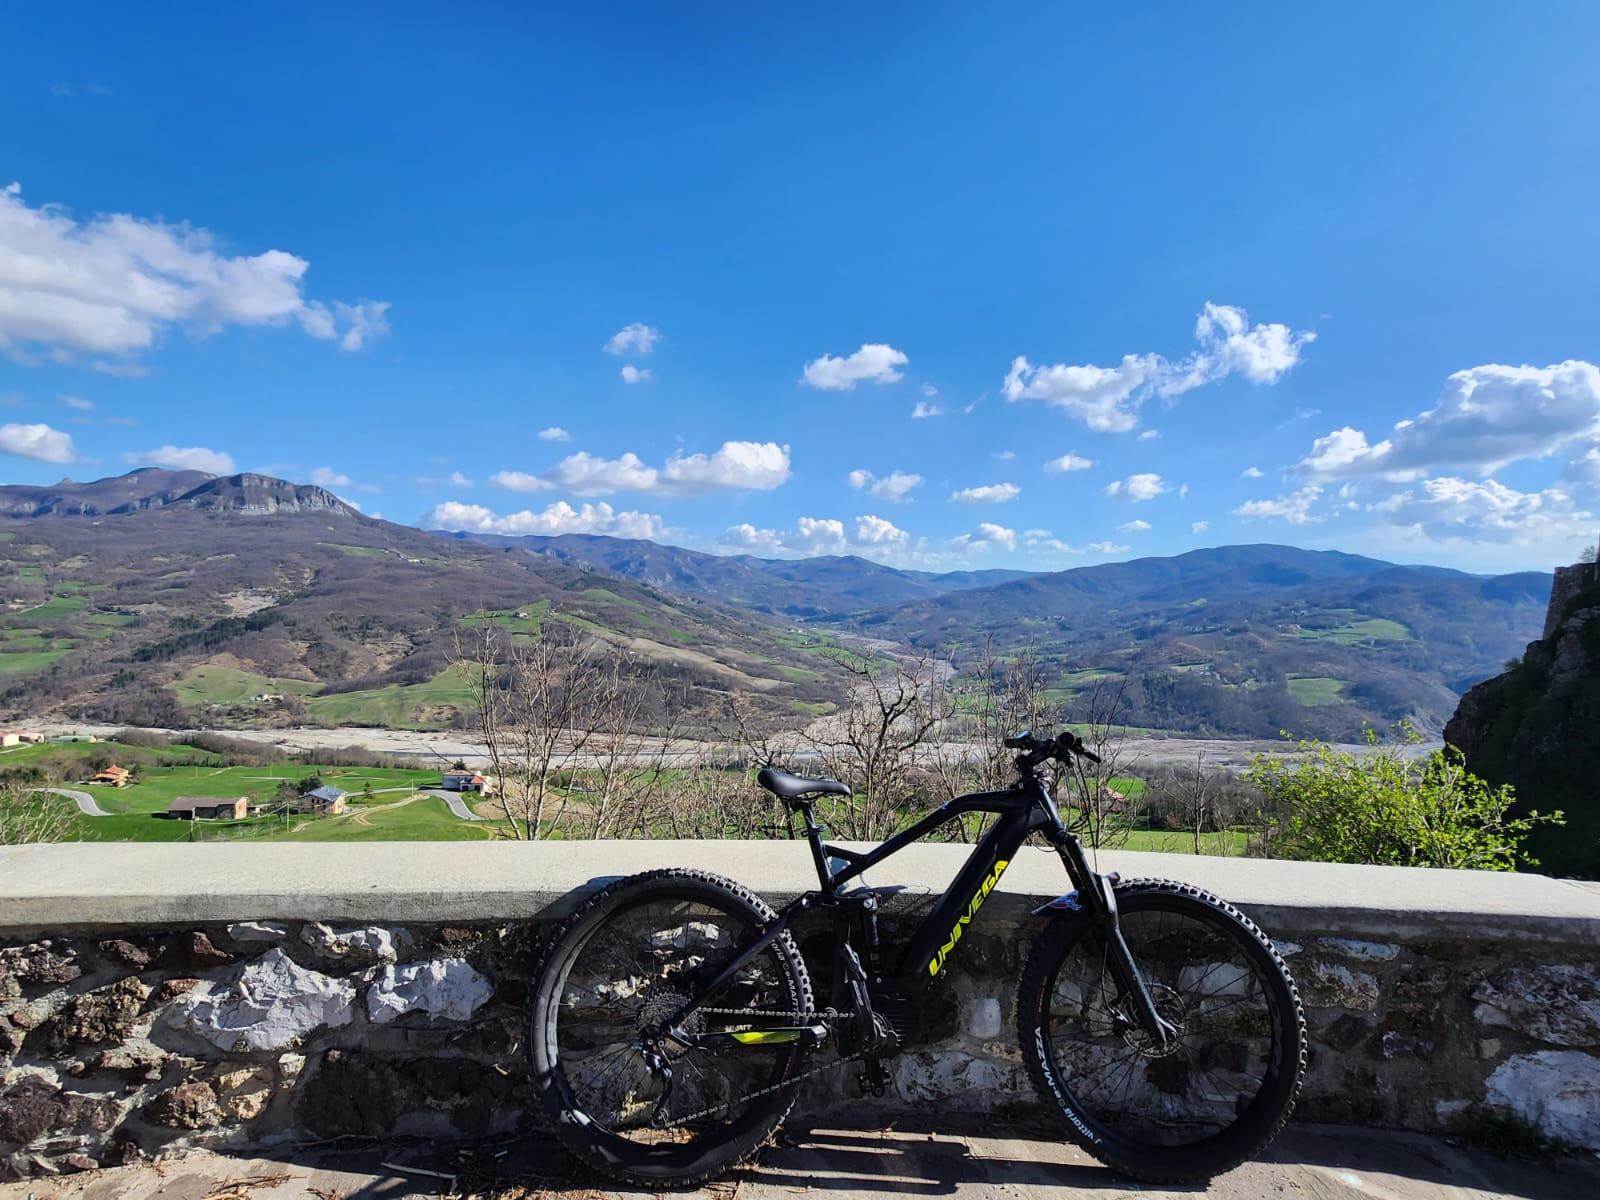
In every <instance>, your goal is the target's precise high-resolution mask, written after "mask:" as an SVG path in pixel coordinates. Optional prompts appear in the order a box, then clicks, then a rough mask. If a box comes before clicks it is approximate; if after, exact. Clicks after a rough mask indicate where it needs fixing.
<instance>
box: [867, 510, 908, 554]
mask: <svg viewBox="0 0 1600 1200" xmlns="http://www.w3.org/2000/svg"><path fill="white" fill-rule="evenodd" d="M855 541H856V544H857V545H860V546H880V547H882V546H895V547H904V546H908V545H910V544H911V535H910V534H909V533H907V532H906V531H905V530H904V529H901V528H899V527H898V526H897V525H895V524H894V522H893V521H887V520H885V519H884V518H883V517H873V516H864V517H857V518H856V526H855Z"/></svg>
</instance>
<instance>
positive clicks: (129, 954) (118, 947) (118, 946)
mask: <svg viewBox="0 0 1600 1200" xmlns="http://www.w3.org/2000/svg"><path fill="white" fill-rule="evenodd" d="M100 953H101V954H105V955H108V956H109V957H111V958H114V959H116V960H117V961H118V962H120V963H121V964H122V965H123V966H125V967H132V968H133V969H134V970H135V971H142V970H144V969H145V968H146V967H148V966H149V965H150V952H149V951H148V950H146V949H144V948H143V947H141V946H136V945H134V944H133V943H132V942H130V941H128V940H127V939H126V938H112V939H111V940H110V941H105V942H101V943H100Z"/></svg>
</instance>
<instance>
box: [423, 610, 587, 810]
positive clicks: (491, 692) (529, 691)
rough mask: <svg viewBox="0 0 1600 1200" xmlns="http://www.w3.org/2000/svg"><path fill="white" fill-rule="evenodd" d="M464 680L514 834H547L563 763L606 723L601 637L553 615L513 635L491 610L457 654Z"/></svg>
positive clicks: (464, 638) (463, 640) (560, 800)
mask: <svg viewBox="0 0 1600 1200" xmlns="http://www.w3.org/2000/svg"><path fill="white" fill-rule="evenodd" d="M451 662H452V665H453V666H454V668H455V669H456V670H458V671H460V672H461V673H462V675H463V676H464V677H465V680H466V684H467V688H468V690H469V692H470V694H471V697H472V702H473V706H474V710H475V713H476V716H477V725H478V734H479V736H480V737H481V738H482V740H483V744H484V747H485V749H486V750H487V751H488V755H489V770H490V773H491V775H492V776H493V779H494V782H495V787H496V790H497V798H498V800H499V803H500V807H501V810H502V811H503V812H504V813H505V816H506V820H507V821H508V822H509V823H510V826H511V830H512V833H513V836H515V837H517V838H519V839H523V840H527V841H532V840H535V839H537V838H540V837H542V836H544V834H545V832H546V828H547V827H546V820H547V818H551V817H553V816H554V815H559V814H558V813H556V814H553V813H552V812H551V811H550V803H551V801H552V799H558V804H559V805H561V806H564V804H565V795H564V793H563V794H561V795H560V796H559V798H557V797H556V796H555V795H554V794H553V784H554V778H553V776H554V771H555V769H556V768H557V767H558V765H561V764H565V763H568V762H572V761H575V760H576V759H577V757H578V756H579V755H580V754H581V753H582V752H583V751H584V750H585V748H586V747H587V746H588V745H589V742H590V741H591V739H592V738H593V737H594V735H595V733H596V730H597V729H598V728H599V727H600V726H601V724H602V721H601V719H600V703H599V698H600V697H602V696H603V695H604V680H605V678H606V668H605V663H604V660H603V657H602V653H601V651H600V649H599V647H598V645H597V642H596V639H594V638H592V637H590V636H589V635H587V634H586V633H585V632H584V631H583V630H581V629H576V628H574V627H572V626H571V625H568V624H567V623H565V622H563V621H561V620H559V619H558V618H556V616H555V614H554V613H553V612H547V613H546V614H545V617H544V619H543V620H542V621H541V622H540V625H539V630H538V632H536V633H532V634H511V633H510V632H509V631H505V630H502V629H501V628H499V627H498V626H497V625H496V624H495V623H494V621H493V620H492V619H491V618H490V617H489V616H487V615H484V616H483V617H482V618H481V619H480V620H479V621H478V622H477V623H476V624H475V625H474V626H472V627H471V628H470V629H469V630H468V631H466V632H464V633H461V634H459V635H458V637H457V640H456V645H455V650H454V653H453V654H452V656H451Z"/></svg>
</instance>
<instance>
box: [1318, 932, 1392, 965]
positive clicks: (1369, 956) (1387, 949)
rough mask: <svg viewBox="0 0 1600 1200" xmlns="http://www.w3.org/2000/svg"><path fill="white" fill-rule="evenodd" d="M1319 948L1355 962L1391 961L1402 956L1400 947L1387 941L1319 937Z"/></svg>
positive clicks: (1326, 952)
mask: <svg viewBox="0 0 1600 1200" xmlns="http://www.w3.org/2000/svg"><path fill="white" fill-rule="evenodd" d="M1317 949H1318V950H1319V951H1321V952H1322V953H1324V954H1331V955H1333V956H1334V957H1337V958H1348V959H1351V960H1353V961H1355V962H1390V961H1392V960H1394V959H1396V958H1399V957H1400V947H1399V946H1393V945H1390V944H1389V943H1387V942H1361V941H1356V940H1354V939H1352V938H1318V939H1317Z"/></svg>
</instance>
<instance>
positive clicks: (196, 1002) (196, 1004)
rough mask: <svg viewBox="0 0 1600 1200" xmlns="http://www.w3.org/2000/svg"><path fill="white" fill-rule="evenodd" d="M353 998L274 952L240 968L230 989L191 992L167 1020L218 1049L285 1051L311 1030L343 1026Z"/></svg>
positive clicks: (346, 986) (345, 987)
mask: <svg viewBox="0 0 1600 1200" xmlns="http://www.w3.org/2000/svg"><path fill="white" fill-rule="evenodd" d="M355 997H356V989H355V986H354V985H353V984H350V983H347V982H345V981H344V980H341V979H333V978H330V977H329V976H327V975H323V974H321V973H319V972H317V971H311V970H307V969H306V968H305V967H302V966H300V964H298V963H297V962H295V961H294V960H293V959H292V958H290V957H289V956H288V955H287V954H285V953H284V952H283V951H282V950H281V949H273V950H269V951H268V952H267V953H266V954H264V955H262V956H261V957H260V958H259V959H257V960H256V961H255V962H253V963H250V964H248V965H247V966H246V967H244V968H243V969H242V970H241V971H240V973H239V975H238V977H237V979H236V980H235V981H234V983H233V984H232V986H231V987H228V988H225V989H220V990H219V989H217V988H216V987H215V985H212V984H209V983H202V984H201V985H200V986H198V987H196V988H195V989H194V990H193V991H191V992H189V993H188V994H187V995H185V996H183V997H182V998H181V999H179V1000H178V1002H177V1003H175V1004H174V1005H173V1006H172V1008H171V1009H170V1010H169V1011H168V1013H167V1020H168V1021H169V1022H170V1023H171V1024H173V1025H174V1026H176V1027H178V1028H182V1029H186V1030H187V1031H188V1032H190V1033H192V1034H194V1035H196V1036H198V1037H201V1038H204V1039H205V1040H206V1041H208V1042H211V1043H212V1044H213V1045H215V1046H217V1047H219V1048H220V1049H222V1050H226V1051H233V1050H236V1049H241V1050H245V1051H250V1050H284V1049H288V1048H289V1047H291V1046H293V1045H295V1044H296V1043H297V1042H298V1041H299V1040H300V1039H301V1038H302V1037H304V1036H305V1035H306V1034H308V1033H310V1032H311V1031H312V1030H314V1029H318V1028H320V1027H322V1026H339V1025H348V1024H349V1023H350V1021H351V1019H352V1015H353V1013H352V1008H353V1005H354V1003H355Z"/></svg>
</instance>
